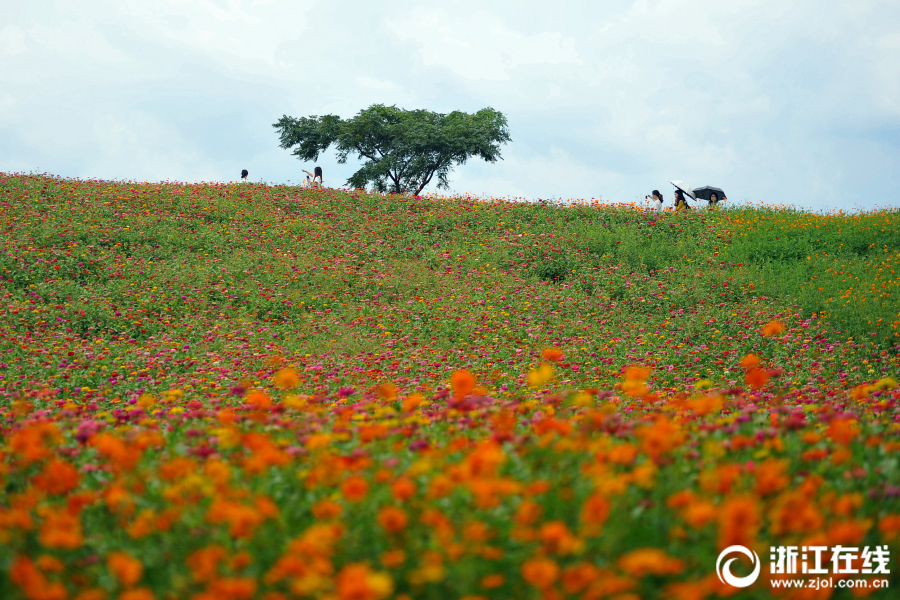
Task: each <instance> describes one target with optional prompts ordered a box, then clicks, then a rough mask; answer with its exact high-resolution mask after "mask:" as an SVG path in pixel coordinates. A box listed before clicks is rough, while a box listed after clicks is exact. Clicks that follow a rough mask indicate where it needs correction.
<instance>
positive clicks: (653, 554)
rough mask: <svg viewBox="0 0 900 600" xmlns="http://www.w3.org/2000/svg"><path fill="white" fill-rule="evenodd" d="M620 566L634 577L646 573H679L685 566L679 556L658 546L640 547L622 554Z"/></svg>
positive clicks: (619, 561)
mask: <svg viewBox="0 0 900 600" xmlns="http://www.w3.org/2000/svg"><path fill="white" fill-rule="evenodd" d="M617 564H618V566H619V568H620V569H622V570H623V571H624V572H625V573H627V574H629V575H631V576H632V577H643V576H644V575H677V574H678V573H681V570H682V569H683V568H684V565H683V563H682V562H681V561H680V560H678V559H677V558H672V557H670V556H669V555H667V554H666V553H665V552H663V551H662V550H659V549H658V548H640V549H638V550H633V551H631V552H629V553H628V554H626V555H624V556H622V557H621V558H620V559H619V560H618V562H617Z"/></svg>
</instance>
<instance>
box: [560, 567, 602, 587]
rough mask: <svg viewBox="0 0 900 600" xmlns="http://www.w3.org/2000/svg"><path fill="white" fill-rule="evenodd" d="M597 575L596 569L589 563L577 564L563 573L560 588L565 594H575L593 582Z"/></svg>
mask: <svg viewBox="0 0 900 600" xmlns="http://www.w3.org/2000/svg"><path fill="white" fill-rule="evenodd" d="M598 575H599V571H598V570H597V567H595V566H594V565H592V564H591V563H587V562H583V563H578V564H577V565H575V566H572V567H568V568H567V569H566V570H565V571H563V574H562V587H563V589H564V590H565V591H566V593H567V594H577V593H579V592H580V591H581V590H583V589H584V588H586V587H587V586H588V585H589V584H590V583H591V582H592V581H594V580H595V579H596V578H597V576H598Z"/></svg>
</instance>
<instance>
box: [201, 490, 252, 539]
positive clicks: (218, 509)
mask: <svg viewBox="0 0 900 600" xmlns="http://www.w3.org/2000/svg"><path fill="white" fill-rule="evenodd" d="M258 508H259V507H256V508H254V507H251V506H245V505H243V504H239V503H237V502H232V501H230V500H225V499H223V498H216V499H215V500H213V502H212V504H210V505H209V509H208V510H207V511H206V522H207V523H210V524H212V525H219V524H222V523H227V524H228V533H229V535H231V536H232V537H235V538H249V537H251V536H252V535H253V532H254V530H255V529H256V528H257V527H258V526H259V525H261V524H262V523H263V522H264V521H265V520H266V516H267V515H265V514H264V513H263V512H262V511H260V510H258Z"/></svg>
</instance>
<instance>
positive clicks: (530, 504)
mask: <svg viewBox="0 0 900 600" xmlns="http://www.w3.org/2000/svg"><path fill="white" fill-rule="evenodd" d="M543 512H544V507H542V506H541V505H540V504H538V503H537V502H535V501H533V500H523V501H522V502H520V503H519V508H517V509H516V514H515V516H514V517H513V520H514V521H515V522H516V523H518V524H519V525H533V524H534V523H536V522H537V520H538V519H540V518H541V515H542V514H543Z"/></svg>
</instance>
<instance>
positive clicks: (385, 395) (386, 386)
mask: <svg viewBox="0 0 900 600" xmlns="http://www.w3.org/2000/svg"><path fill="white" fill-rule="evenodd" d="M376 391H377V392H378V397H379V398H381V399H382V400H384V401H385V402H393V401H394V400H396V399H397V386H396V385H394V384H393V383H391V382H390V381H388V382H385V383H382V384H381V385H379V386H378V388H377V390H376Z"/></svg>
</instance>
